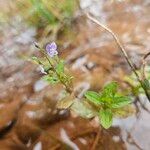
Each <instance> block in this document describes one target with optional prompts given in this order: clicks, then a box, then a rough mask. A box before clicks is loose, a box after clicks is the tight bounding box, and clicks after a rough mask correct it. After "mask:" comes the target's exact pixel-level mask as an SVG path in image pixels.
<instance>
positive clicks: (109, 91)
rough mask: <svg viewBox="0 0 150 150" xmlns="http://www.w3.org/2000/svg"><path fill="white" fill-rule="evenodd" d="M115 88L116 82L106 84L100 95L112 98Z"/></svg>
mask: <svg viewBox="0 0 150 150" xmlns="http://www.w3.org/2000/svg"><path fill="white" fill-rule="evenodd" d="M117 87H118V85H117V83H116V82H111V83H108V84H107V85H106V86H105V87H104V89H103V92H102V95H103V96H106V97H113V96H114V95H115V93H116V92H117Z"/></svg>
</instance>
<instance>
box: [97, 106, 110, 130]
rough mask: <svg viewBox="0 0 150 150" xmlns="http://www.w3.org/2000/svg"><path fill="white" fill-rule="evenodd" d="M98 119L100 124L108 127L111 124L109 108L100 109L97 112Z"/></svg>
mask: <svg viewBox="0 0 150 150" xmlns="http://www.w3.org/2000/svg"><path fill="white" fill-rule="evenodd" d="M99 119H100V123H101V125H102V126H103V127H104V128H105V129H108V128H109V127H110V126H111V125H112V121H113V115H112V112H111V110H110V109H102V110H100V113H99Z"/></svg>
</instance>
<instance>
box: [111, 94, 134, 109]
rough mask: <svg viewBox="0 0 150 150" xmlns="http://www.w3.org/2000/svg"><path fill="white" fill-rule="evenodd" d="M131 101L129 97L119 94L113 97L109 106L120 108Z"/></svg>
mask: <svg viewBox="0 0 150 150" xmlns="http://www.w3.org/2000/svg"><path fill="white" fill-rule="evenodd" d="M131 102H132V101H131V100H130V98H129V97H126V96H121V97H115V99H114V101H113V103H112V104H111V108H120V107H124V106H126V105H128V104H130V103H131Z"/></svg>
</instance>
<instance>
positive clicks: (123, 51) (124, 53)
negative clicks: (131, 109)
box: [87, 14, 150, 102]
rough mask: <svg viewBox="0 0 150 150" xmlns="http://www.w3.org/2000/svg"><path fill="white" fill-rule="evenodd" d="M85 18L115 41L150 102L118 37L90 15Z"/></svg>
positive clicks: (149, 98) (149, 97)
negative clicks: (106, 32)
mask: <svg viewBox="0 0 150 150" xmlns="http://www.w3.org/2000/svg"><path fill="white" fill-rule="evenodd" d="M87 17H88V18H89V19H90V20H91V21H93V22H94V23H96V24H97V25H99V26H101V27H102V28H104V29H105V30H106V31H108V32H109V33H110V34H111V35H112V36H113V38H114V39H115V41H116V43H117V45H118V47H119V48H120V50H121V52H122V53H123V56H124V58H125V59H126V61H127V63H128V65H129V66H130V68H131V70H132V71H133V72H134V74H135V76H136V77H137V80H138V81H139V83H140V84H141V86H142V88H143V89H144V92H145V94H146V96H147V98H148V100H149V102H150V95H149V93H148V91H147V89H146V88H145V86H144V85H143V81H142V80H141V79H140V76H139V75H138V73H137V72H136V68H135V66H134V64H133V62H132V61H131V59H130V57H129V56H128V54H127V53H126V51H125V49H124V47H123V46H122V44H121V43H120V41H119V39H118V37H117V36H116V35H115V34H114V32H113V31H112V30H111V29H109V28H108V27H106V26H105V25H103V24H101V23H100V22H99V21H98V20H97V19H95V18H93V17H92V16H91V15H89V14H87Z"/></svg>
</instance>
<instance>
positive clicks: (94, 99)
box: [84, 91, 102, 104]
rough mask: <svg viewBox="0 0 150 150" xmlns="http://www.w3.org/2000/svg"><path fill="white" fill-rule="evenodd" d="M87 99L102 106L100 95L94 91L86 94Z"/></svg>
mask: <svg viewBox="0 0 150 150" xmlns="http://www.w3.org/2000/svg"><path fill="white" fill-rule="evenodd" d="M84 95H85V97H86V98H87V99H88V100H89V101H91V102H92V103H94V104H101V103H102V102H101V101H100V94H98V93H96V92H93V91H87V92H86V93H85V94H84Z"/></svg>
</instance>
